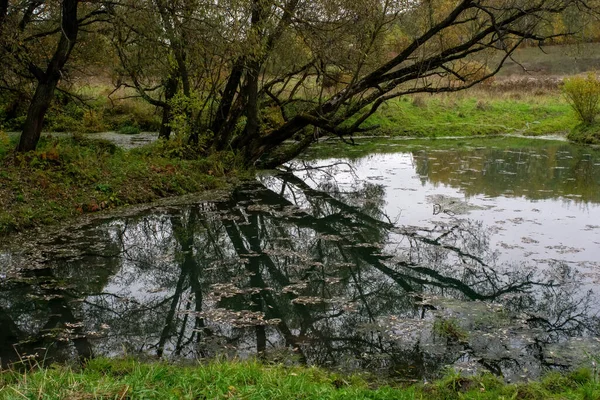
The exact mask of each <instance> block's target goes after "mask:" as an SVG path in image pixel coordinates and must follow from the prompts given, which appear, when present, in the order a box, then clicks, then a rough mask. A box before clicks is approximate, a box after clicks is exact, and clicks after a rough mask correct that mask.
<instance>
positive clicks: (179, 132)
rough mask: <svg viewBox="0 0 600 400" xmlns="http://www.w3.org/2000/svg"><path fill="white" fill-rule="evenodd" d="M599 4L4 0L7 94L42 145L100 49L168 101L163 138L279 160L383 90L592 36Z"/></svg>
mask: <svg viewBox="0 0 600 400" xmlns="http://www.w3.org/2000/svg"><path fill="white" fill-rule="evenodd" d="M593 12H594V5H593V4H591V3H586V2H584V1H582V0H533V1H532V0H367V1H357V0H322V1H321V0H320V1H307V0H282V1H273V0H218V1H204V0H175V1H166V0H152V1H150V0H135V1H134V0H116V1H103V0H88V1H82V0H62V1H55V2H49V1H44V0H30V1H23V0H20V1H19V0H14V1H9V0H0V57H1V58H2V60H3V63H2V65H1V66H0V89H1V90H2V93H0V97H2V98H8V97H10V98H12V99H13V104H14V105H13V108H14V107H16V105H18V104H20V103H22V102H24V101H26V102H27V104H28V110H27V117H26V119H25V122H24V125H23V133H22V135H21V139H20V142H19V144H18V147H17V150H18V151H21V152H23V151H30V150H33V149H35V148H36V145H37V142H38V140H39V137H40V132H41V130H42V127H43V121H44V115H45V113H46V111H47V109H48V107H49V106H50V104H51V103H52V101H53V99H54V96H55V93H56V92H57V91H60V90H62V88H61V85H60V83H61V82H63V81H66V80H67V79H68V78H69V74H71V73H72V72H73V71H76V70H86V69H89V68H91V65H94V62H93V60H94V57H96V58H97V57H99V54H100V55H102V57H103V58H104V60H103V61H101V64H102V65H104V66H105V67H106V68H107V69H111V73H112V74H113V76H116V77H117V79H116V83H117V86H124V87H131V88H133V89H135V91H136V92H137V93H138V95H139V96H140V97H142V98H143V99H144V100H146V101H147V102H148V103H150V104H152V105H153V106H156V107H157V108H159V109H160V110H161V115H162V124H161V129H160V136H161V137H162V138H164V139H170V138H172V137H174V136H175V137H177V138H178V139H179V140H182V141H185V142H188V143H190V144H191V145H193V146H194V147H195V148H197V149H199V150H201V151H202V152H204V153H206V154H209V153H213V152H218V151H223V150H231V151H234V152H236V153H237V154H238V155H239V156H240V157H241V158H243V160H244V161H245V163H247V164H259V165H262V166H274V165H278V164H280V163H282V162H284V161H286V160H289V159H291V158H293V157H295V156H296V155H298V154H299V153H301V152H302V151H303V150H305V149H306V148H307V147H308V146H310V144H311V143H313V142H315V141H316V140H317V139H318V138H319V137H322V136H326V135H335V136H338V137H340V138H342V139H344V140H347V139H349V138H351V136H352V134H353V133H355V132H360V131H361V130H362V129H363V124H364V122H365V121H366V120H367V118H368V117H369V116H370V115H372V114H373V113H374V112H376V111H377V109H378V108H379V107H380V106H381V105H382V104H383V103H384V102H385V101H386V100H389V99H392V98H396V97H398V96H402V95H406V94H412V93H419V92H425V93H432V92H450V91H458V90H463V89H466V88H469V87H472V86H473V85H475V84H477V83H479V82H481V81H483V80H485V79H487V78H489V77H491V76H493V75H494V74H495V73H497V72H498V70H499V68H500V67H501V66H502V64H503V63H504V62H505V61H506V60H508V59H510V57H511V54H512V53H513V52H514V51H515V49H517V48H519V47H520V46H523V45H531V44H543V43H546V42H561V41H563V40H564V39H563V38H566V37H573V35H575V34H579V35H582V34H583V35H587V36H588V37H589V38H593V37H594V33H593V32H595V31H594V29H593V26H594V25H593V24H588V23H587V22H586V21H591V19H590V18H591V17H588V16H590V15H593ZM11 96H12V97H11ZM15 99H16V100H15ZM8 108H9V109H10V107H8ZM9 111H10V110H9ZM290 139H295V142H294V145H286V146H283V143H284V142H286V141H288V140H290Z"/></svg>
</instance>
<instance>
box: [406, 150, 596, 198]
mask: <svg viewBox="0 0 600 400" xmlns="http://www.w3.org/2000/svg"><path fill="white" fill-rule="evenodd" d="M413 156H414V160H415V164H416V172H417V173H418V174H419V175H420V176H422V177H423V179H426V180H428V181H429V182H432V183H434V184H450V185H452V186H457V187H460V188H461V189H463V191H464V193H465V195H467V196H474V195H477V194H485V195H487V196H492V197H497V196H501V195H510V196H524V197H527V198H528V199H533V200H540V199H549V198H550V199H555V198H558V197H566V198H571V199H573V200H575V201H577V202H584V203H587V202H592V203H600V154H599V153H598V151H596V150H593V149H590V148H588V147H583V146H580V147H578V146H573V145H570V144H566V143H562V144H561V143H559V144H552V145H546V146H544V147H541V146H537V147H535V148H512V149H511V148H508V149H507V148H494V147H485V148H471V147H469V148H462V149H461V148H459V149H453V150H445V151H435V150H433V151H432V150H428V149H425V150H419V151H414V152H413Z"/></svg>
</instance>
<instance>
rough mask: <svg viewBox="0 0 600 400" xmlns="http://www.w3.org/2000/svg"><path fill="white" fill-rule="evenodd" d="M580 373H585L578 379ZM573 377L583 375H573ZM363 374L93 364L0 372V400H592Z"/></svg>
mask: <svg viewBox="0 0 600 400" xmlns="http://www.w3.org/2000/svg"><path fill="white" fill-rule="evenodd" d="M583 375H584V374H583ZM578 376H582V374H579V375H578ZM374 382H375V381H374V380H373V378H372V377H369V376H367V375H351V376H348V375H339V374H336V373H333V372H328V371H325V370H322V369H319V368H312V367H302V366H296V367H289V366H283V365H267V364H263V363H260V362H257V361H211V362H210V363H207V364H198V365H187V366H184V365H172V364H166V363H141V362H138V361H135V360H128V359H126V360H107V359H94V360H91V361H89V362H88V364H87V365H86V366H85V367H84V368H77V369H75V368H69V367H63V366H54V367H50V368H47V369H36V370H32V371H28V372H26V373H19V372H17V371H5V372H2V373H0V399H1V400H9V399H20V398H32V399H38V398H43V399H67V398H68V399H124V398H129V399H325V400H327V399H374V400H377V399H381V400H385V399H400V400H402V399H411V400H412V399H423V400H430V399H431V400H433V399H436V400H439V399H442V400H443V399H532V400H537V399H540V400H541V399H597V398H598V395H599V394H600V391H599V389H600V385H599V384H598V383H597V382H595V381H594V380H593V379H591V378H590V379H586V380H584V381H581V380H574V379H573V378H572V375H571V374H569V375H561V374H556V373H552V374H550V375H548V376H546V377H545V378H543V379H542V380H540V381H538V382H526V383H519V384H506V383H504V382H503V381H502V380H501V379H499V378H497V377H495V376H493V375H491V374H481V375H477V376H462V375H460V374H458V373H456V372H450V373H449V374H448V375H446V377H444V378H442V379H440V380H438V381H435V382H433V383H428V384H424V385H423V384H417V385H412V386H406V385H394V384H381V383H374Z"/></svg>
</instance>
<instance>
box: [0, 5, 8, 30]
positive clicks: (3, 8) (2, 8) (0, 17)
mask: <svg viewBox="0 0 600 400" xmlns="http://www.w3.org/2000/svg"><path fill="white" fill-rule="evenodd" d="M7 14H8V0H0V37H1V36H2V27H3V25H4V21H5V20H6V15H7Z"/></svg>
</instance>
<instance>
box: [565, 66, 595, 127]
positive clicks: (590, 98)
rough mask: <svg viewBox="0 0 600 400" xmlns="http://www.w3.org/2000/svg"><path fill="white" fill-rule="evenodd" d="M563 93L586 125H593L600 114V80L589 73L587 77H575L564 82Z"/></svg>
mask: <svg viewBox="0 0 600 400" xmlns="http://www.w3.org/2000/svg"><path fill="white" fill-rule="evenodd" d="M563 93H564V95H565V97H566V99H567V101H568V102H569V104H570V105H571V107H572V108H573V110H575V112H576V113H577V116H578V117H579V119H580V120H581V122H583V123H584V124H588V125H589V124H592V123H593V122H594V120H595V119H596V116H597V115H598V114H599V113H600V80H598V77H597V76H596V75H595V74H593V73H589V74H588V75H587V77H585V78H584V77H581V76H574V77H571V78H567V79H565V81H564V85H563Z"/></svg>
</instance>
